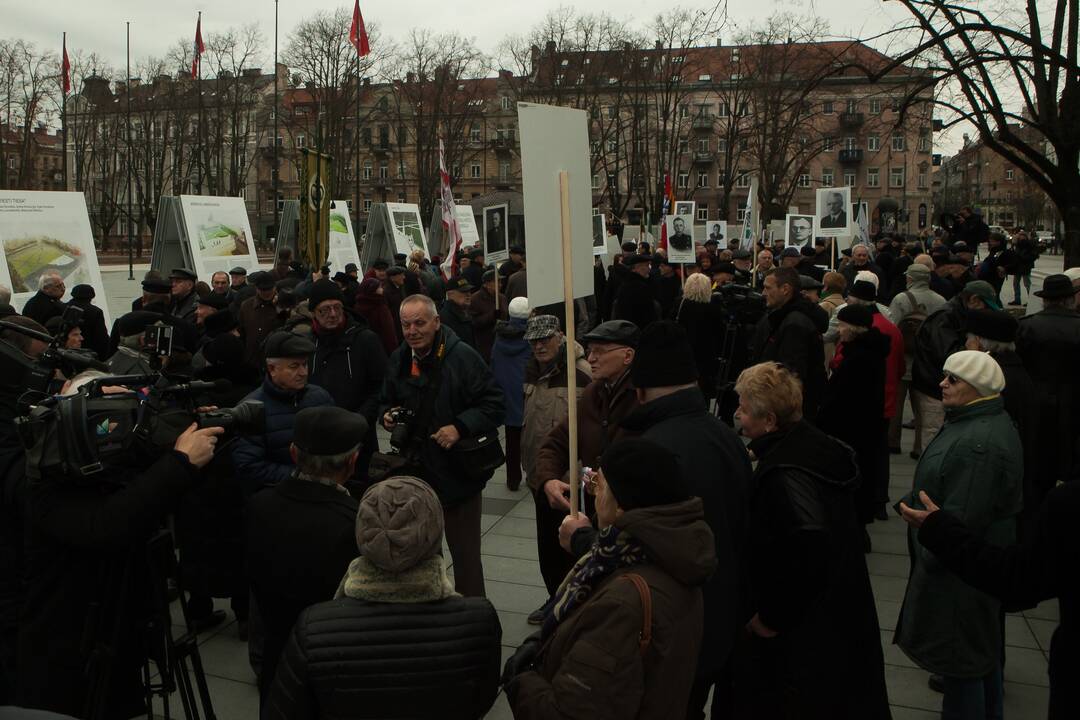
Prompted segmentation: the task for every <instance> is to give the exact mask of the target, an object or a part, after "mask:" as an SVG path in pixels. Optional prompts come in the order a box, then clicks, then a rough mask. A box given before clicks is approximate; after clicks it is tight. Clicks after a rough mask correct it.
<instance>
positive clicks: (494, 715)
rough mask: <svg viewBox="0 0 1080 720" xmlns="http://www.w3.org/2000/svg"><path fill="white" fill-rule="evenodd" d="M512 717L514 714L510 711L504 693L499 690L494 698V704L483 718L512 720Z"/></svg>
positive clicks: (485, 719) (487, 719)
mask: <svg viewBox="0 0 1080 720" xmlns="http://www.w3.org/2000/svg"><path fill="white" fill-rule="evenodd" d="M513 717H514V714H513V713H511V712H510V704H509V703H508V702H506V694H505V693H503V692H500V693H499V697H497V698H495V704H494V705H492V706H491V709H490V710H488V712H487V714H486V715H484V720H513Z"/></svg>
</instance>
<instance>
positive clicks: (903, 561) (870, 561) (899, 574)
mask: <svg viewBox="0 0 1080 720" xmlns="http://www.w3.org/2000/svg"><path fill="white" fill-rule="evenodd" d="M866 569H867V570H869V571H870V575H871V577H872V576H874V575H883V576H885V577H896V578H903V579H904V580H905V581H906V580H907V578H908V575H909V573H910V564H909V561H908V558H907V557H906V556H903V555H889V554H886V553H879V552H872V553H870V554H869V555H867V556H866Z"/></svg>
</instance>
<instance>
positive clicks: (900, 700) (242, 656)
mask: <svg viewBox="0 0 1080 720" xmlns="http://www.w3.org/2000/svg"><path fill="white" fill-rule="evenodd" d="M1060 269H1061V257H1060V256H1057V257H1054V256H1044V257H1043V258H1041V259H1040V261H1039V266H1038V268H1037V269H1036V273H1035V277H1034V288H1035V289H1038V288H1039V287H1040V286H1041V284H1042V277H1043V276H1045V275H1046V274H1050V273H1053V272H1060ZM145 270H146V268H145V266H143V267H141V268H139V267H137V268H136V272H135V275H136V278H141V276H142V273H143V272H145ZM103 276H104V282H105V287H106V293H107V294H108V296H109V300H110V303H109V304H110V308H111V310H112V312H113V316H114V317H116V316H117V315H118V314H119V313H122V312H123V311H124V309H126V308H128V307H129V306H130V300H131V298H133V297H135V295H136V294H137V290H138V282H130V281H128V280H127V268H126V267H124V268H123V270H122V271H121V270H120V269H113V268H106V269H105V271H104V272H103ZM1002 295H1003V298H1004V299H1005V300H1006V301H1008V300H1011V299H1012V288H1011V284H1007V285H1006V288H1005V290H1004V292H1003V293H1002ZM1025 299H1026V297H1025ZM1031 299H1032V301H1033V303H1032V304H1031V306H1029V311H1035V310H1037V309H1038V307H1039V305H1038V303H1037V300H1038V299H1037V298H1034V297H1033V298H1031ZM908 417H910V410H909V411H908ZM911 440H912V438H911V433H910V432H909V431H905V434H904V448H905V451H906V450H909V449H910V448H911ZM381 441H382V443H383V444H384V445H385V443H386V435H385V433H382V438H381ZM891 469H892V476H891V490H890V494H891V496H892V500H893V501H895V500H896V499H897V498H899V497H900V496H901V495H902V494H903V493H905V492H907V490H909V489H910V487H911V481H912V474H913V472H914V469H915V461H913V460H911V459H909V457H908V456H907V454H906V452H905V453H904V454H902V455H893V456H892V465H891ZM533 518H534V508H533V500H532V498H531V496H530V495H529V493H528V491H527V490H525V489H521V490H519V491H517V492H511V491H509V490H508V489H507V488H506V482H505V476H504V473H503V471H502V470H500V471H499V472H498V473H497V474H496V475H495V477H494V478H492V480H491V482H490V483H488V486H487V488H486V489H485V490H484V502H483V518H482V531H483V533H484V536H483V541H482V544H481V547H482V552H483V563H484V576H485V578H486V583H487V593H488V597H489V599H490V600H491V601H492V603H494V605H495V607H496V609H497V610H498V612H499V617H500V620H501V622H502V629H503V656H504V658H505V657H506V656H507V655H509V654H510V653H511V652H512V651H513V649H514V648H515V647H516V646H517V645H518V643H519V642H520V641H521V640H522V638H524V637H525V636H527V635H529V634H530V633H531V632H532V631H533V630H534V629H535V628H533V627H531V626H529V625H528V624H527V623H526V622H525V618H526V616H527V614H528V613H529V612H531V611H532V610H534V609H536V608H537V607H538V606H539V605H540V604H541V603H542V602H543V601H544V600H545V599H546V592H545V590H544V588H543V582H542V580H541V577H540V568H539V564H538V563H537V559H536V540H535V525H534V519H533ZM870 536H871V539H872V543H873V552H872V553H871V554H870V555H869V556H867V564H868V565H869V568H870V574H871V583H872V585H873V588H874V596H875V599H876V602H877V608H878V618H879V621H880V623H881V641H882V647H883V648H884V651H885V662H886V676H887V681H888V687H889V700H890V702H891V703H892V705H893V717H894V718H896V720H931V719H932V718H937V717H938V712H939V710H940V707H941V695H939V694H937V693H934V692H933V691H931V690H930V689H929V688H928V687H927V684H926V681H927V673H926V672H924V671H923V670H920V669H918V668H917V667H915V665H914V664H913V663H912V662H911V661H910V660H908V658H907V657H906V656H905V655H904V654H903V653H902V652H900V650H899V649H897V648H896V647H895V646H894V645H893V644H892V631H893V629H894V628H895V626H896V619H897V616H898V614H899V611H900V603H901V601H902V599H903V594H904V588H905V585H906V582H907V576H908V554H907V544H906V526H905V525H904V523H903V522H902V521H901V520H900V519H899V518H898V517H896V516H892V517H890V519H889V520H888V521H885V522H876V523H874V525H873V526H872V527H871V528H870ZM446 556H447V557H449V556H448V554H447V555H446ZM216 607H217V608H218V609H223V610H225V611H226V612H229V621H228V622H227V623H226V624H223V625H221V626H219V627H218V628H216V629H215V631H214V632H209V633H206V634H204V635H203V636H201V637H200V642H201V644H200V649H201V654H202V660H203V664H204V666H205V669H206V674H207V678H208V681H209V686H210V691H211V693H212V696H213V701H214V708H215V711H216V713H217V715H218V717H220V718H222V720H256V718H257V717H258V691H257V689H256V686H255V677H254V675H253V674H252V672H251V668H250V666H249V665H248V660H247V645H246V644H245V643H243V642H241V641H240V640H239V639H238V637H237V629H236V624H235V622H233V617H232V614H231V612H230V611H229V608H228V601H227V600H226V601H221V600H219V601H216ZM174 610H175V608H174ZM174 617H175V616H174ZM1057 620H1058V609H1057V602H1056V601H1052V602H1047V603H1043V604H1042V605H1040V606H1039V607H1038V608H1036V609H1034V610H1031V611H1028V612H1025V613H1022V614H1016V615H1010V616H1008V617H1007V618H1006V644H1007V650H1006V656H1007V661H1006V666H1005V717H1006V718H1007V719H1008V720H1042V719H1043V718H1045V717H1046V713H1047V701H1048V689H1047V675H1046V662H1047V653H1048V651H1049V647H1050V636H1051V633H1052V632H1053V630H1054V628H1055V627H1056V625H1057ZM176 631H177V632H180V631H182V628H180V627H177V628H176ZM178 707H179V705H178V703H174V704H173V712H174V715H175V714H176V710H177V708H178ZM487 717H488V718H491V719H499V720H503V719H505V718H510V717H511V715H510V710H509V707H508V705H507V703H506V699H505V698H504V697H503V696H502V695H500V697H499V698H498V700H497V701H496V704H495V707H494V708H493V709H492V710H491V712H490V713H488V715H487Z"/></svg>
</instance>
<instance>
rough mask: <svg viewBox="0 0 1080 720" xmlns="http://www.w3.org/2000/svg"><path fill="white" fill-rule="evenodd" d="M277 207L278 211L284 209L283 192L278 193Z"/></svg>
mask: <svg viewBox="0 0 1080 720" xmlns="http://www.w3.org/2000/svg"><path fill="white" fill-rule="evenodd" d="M277 209H278V212H282V211H283V210H285V193H278V196H277Z"/></svg>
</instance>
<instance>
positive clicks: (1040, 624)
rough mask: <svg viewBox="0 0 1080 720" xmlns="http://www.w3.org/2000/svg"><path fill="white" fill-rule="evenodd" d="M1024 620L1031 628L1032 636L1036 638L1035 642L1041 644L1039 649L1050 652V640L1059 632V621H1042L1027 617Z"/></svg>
mask: <svg viewBox="0 0 1080 720" xmlns="http://www.w3.org/2000/svg"><path fill="white" fill-rule="evenodd" d="M1024 619H1025V621H1026V622H1027V625H1028V627H1029V628H1031V634H1032V635H1034V636H1035V642H1037V643H1038V644H1039V649H1041V650H1042V651H1044V652H1050V638H1051V637H1053V635H1054V631H1055V630H1057V626H1058V622H1057V620H1041V619H1039V618H1033V617H1025V618H1024Z"/></svg>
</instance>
